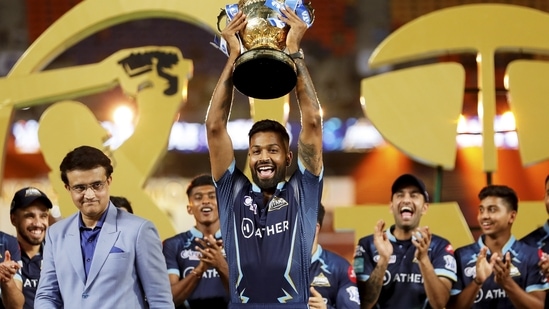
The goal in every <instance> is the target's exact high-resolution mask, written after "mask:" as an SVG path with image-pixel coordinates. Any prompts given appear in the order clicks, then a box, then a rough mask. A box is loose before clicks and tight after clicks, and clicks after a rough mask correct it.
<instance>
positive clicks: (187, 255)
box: [180, 249, 202, 261]
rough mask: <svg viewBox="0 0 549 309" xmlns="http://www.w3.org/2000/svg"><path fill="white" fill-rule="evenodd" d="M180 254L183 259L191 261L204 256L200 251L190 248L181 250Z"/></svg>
mask: <svg viewBox="0 0 549 309" xmlns="http://www.w3.org/2000/svg"><path fill="white" fill-rule="evenodd" d="M180 255H181V258H182V259H188V260H191V261H200V257H201V256H202V254H200V252H198V251H194V250H189V249H186V250H183V251H181V253H180Z"/></svg>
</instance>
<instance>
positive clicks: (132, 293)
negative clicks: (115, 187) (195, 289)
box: [34, 203, 174, 309]
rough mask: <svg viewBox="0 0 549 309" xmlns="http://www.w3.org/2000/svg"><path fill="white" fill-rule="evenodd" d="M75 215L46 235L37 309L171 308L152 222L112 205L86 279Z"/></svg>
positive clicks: (166, 276)
mask: <svg viewBox="0 0 549 309" xmlns="http://www.w3.org/2000/svg"><path fill="white" fill-rule="evenodd" d="M78 216H79V212H77V213H76V214H74V215H72V216H70V217H68V218H66V219H64V220H61V221H59V222H57V223H55V224H53V225H52V226H51V227H49V228H48V230H47V233H46V241H45V242H46V244H45V246H44V259H43V262H42V271H41V273H40V281H39V283H38V289H37V291H36V297H35V302H34V306H35V308H40V309H48V308H67V309H88V308H89V309H92V308H93V309H97V308H108V309H113V308H132V309H133V308H174V304H173V301H172V294H171V288H170V282H169V279H168V272H167V267H166V262H165V259H164V256H163V255H162V243H161V241H160V238H159V236H158V232H157V230H156V228H155V226H154V225H153V224H152V222H150V221H148V220H145V219H143V218H140V217H138V216H135V215H132V214H130V213H128V212H126V211H123V210H118V209H117V208H116V207H115V206H114V205H113V204H112V203H110V205H109V206H108V209H107V216H106V218H105V222H104V224H103V226H102V228H101V232H100V233H99V238H98V240H97V245H96V248H95V252H94V255H93V260H92V264H91V267H90V271H89V274H88V278H87V279H86V276H85V271H84V262H83V258H82V250H81V248H80V231H79V227H78V220H79V219H78ZM145 298H146V300H147V301H145ZM147 302H148V304H147Z"/></svg>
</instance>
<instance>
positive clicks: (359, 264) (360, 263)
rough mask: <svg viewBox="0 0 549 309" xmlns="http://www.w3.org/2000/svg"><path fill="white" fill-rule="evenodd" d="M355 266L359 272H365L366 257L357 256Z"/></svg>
mask: <svg viewBox="0 0 549 309" xmlns="http://www.w3.org/2000/svg"><path fill="white" fill-rule="evenodd" d="M353 266H354V267H355V269H356V271H357V272H359V273H363V272H364V258H363V257H356V256H355V259H354V261H353Z"/></svg>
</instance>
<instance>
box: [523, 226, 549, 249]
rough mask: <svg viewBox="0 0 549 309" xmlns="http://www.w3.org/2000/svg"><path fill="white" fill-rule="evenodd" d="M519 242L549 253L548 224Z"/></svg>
mask: <svg viewBox="0 0 549 309" xmlns="http://www.w3.org/2000/svg"><path fill="white" fill-rule="evenodd" d="M520 241H522V242H524V243H525V244H527V245H529V246H532V247H535V248H538V249H541V250H542V251H543V252H545V253H549V223H547V222H545V224H544V225H543V226H542V227H540V228H537V229H535V230H533V231H532V232H530V234H528V235H526V236H524V237H523V238H522V239H521V240H520Z"/></svg>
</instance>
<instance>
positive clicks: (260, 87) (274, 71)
mask: <svg viewBox="0 0 549 309" xmlns="http://www.w3.org/2000/svg"><path fill="white" fill-rule="evenodd" d="M266 2H269V3H267V4H268V5H267V4H266ZM294 2H295V1H294ZM273 5H274V6H277V7H278V8H279V7H281V6H283V5H285V2H284V0H267V1H265V0H239V2H238V9H239V10H241V11H242V12H243V13H244V14H245V15H246V16H247V21H248V23H247V25H246V27H245V28H244V29H242V30H241V31H240V32H239V36H240V40H241V42H242V45H243V46H244V48H245V49H246V51H244V52H243V53H242V54H241V55H240V56H239V57H238V58H237V59H236V61H235V63H234V71H233V83H234V86H235V88H236V89H237V90H238V91H239V92H241V93H242V94H244V95H246V96H249V97H252V98H258V99H274V98H279V97H282V96H284V95H286V94H288V93H289V92H290V91H292V89H293V88H294V87H295V84H296V82H297V69H296V65H295V63H294V60H293V59H292V58H291V57H290V56H289V55H288V54H287V53H285V52H284V50H285V49H286V36H287V34H288V31H289V29H290V27H289V26H288V25H285V24H284V23H282V22H281V21H280V19H278V15H279V14H281V13H280V11H279V10H278V9H277V8H276V7H273ZM301 8H302V10H303V9H305V10H306V12H304V14H305V15H307V14H308V15H307V18H308V20H307V21H306V22H308V24H309V25H310V24H312V21H313V20H314V15H313V13H314V10H313V9H312V8H311V7H310V5H309V4H306V5H302V6H301ZM296 12H297V11H296ZM302 19H303V18H302ZM218 26H219V17H218Z"/></svg>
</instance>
